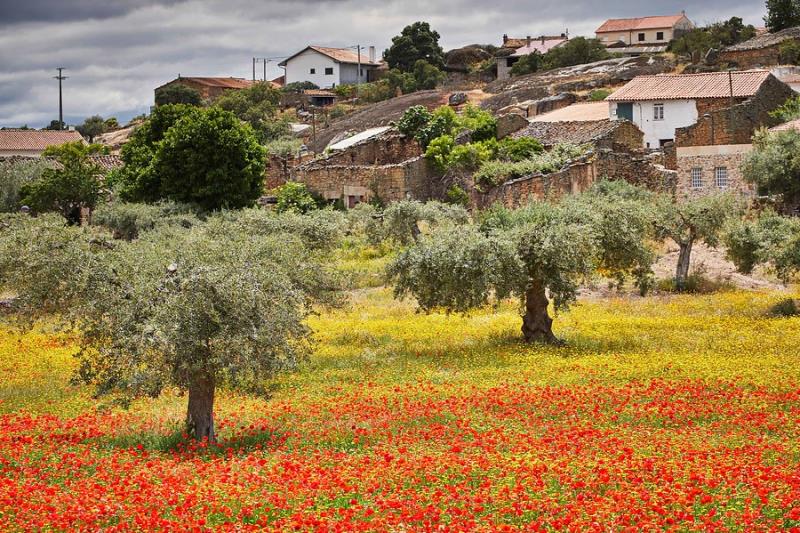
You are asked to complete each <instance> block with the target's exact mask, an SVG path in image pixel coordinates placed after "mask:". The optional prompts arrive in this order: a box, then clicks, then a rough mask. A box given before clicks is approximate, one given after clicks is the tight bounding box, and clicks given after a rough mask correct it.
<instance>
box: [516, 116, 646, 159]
mask: <svg viewBox="0 0 800 533" xmlns="http://www.w3.org/2000/svg"><path fill="white" fill-rule="evenodd" d="M512 136H513V137H533V138H535V139H538V140H539V141H540V142H541V143H542V144H543V145H544V146H546V147H551V146H555V145H556V144H558V143H564V142H570V143H575V144H587V143H588V144H592V145H594V146H596V147H598V148H603V149H609V150H618V151H635V150H641V148H642V145H643V138H644V134H643V133H642V131H641V130H640V129H639V128H638V127H636V125H635V124H634V123H633V122H629V121H627V120H610V119H602V120H590V121H577V120H571V121H563V122H531V123H530V124H529V125H528V126H527V127H526V128H524V129H521V130H519V131H517V132H515V133H514V134H513V135H512Z"/></svg>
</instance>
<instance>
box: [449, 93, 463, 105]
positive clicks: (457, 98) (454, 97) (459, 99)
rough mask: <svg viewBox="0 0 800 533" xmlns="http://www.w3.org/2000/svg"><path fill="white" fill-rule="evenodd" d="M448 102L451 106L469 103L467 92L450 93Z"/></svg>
mask: <svg viewBox="0 0 800 533" xmlns="http://www.w3.org/2000/svg"><path fill="white" fill-rule="evenodd" d="M447 103H448V104H450V105H451V106H459V105H462V104H465V103H467V93H463V92H457V93H453V94H451V95H450V97H449V98H448V99H447Z"/></svg>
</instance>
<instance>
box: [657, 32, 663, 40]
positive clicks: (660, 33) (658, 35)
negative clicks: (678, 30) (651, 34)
mask: <svg viewBox="0 0 800 533" xmlns="http://www.w3.org/2000/svg"><path fill="white" fill-rule="evenodd" d="M663 40H664V32H663V31H657V32H656V41H663Z"/></svg>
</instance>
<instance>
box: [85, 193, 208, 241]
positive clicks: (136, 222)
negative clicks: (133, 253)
mask: <svg viewBox="0 0 800 533" xmlns="http://www.w3.org/2000/svg"><path fill="white" fill-rule="evenodd" d="M197 223H199V219H197V218H196V217H195V216H194V215H193V214H192V208H191V207H190V206H187V205H180V204H176V203H172V202H162V203H158V204H154V205H148V204H136V203H127V202H114V203H110V204H105V205H101V206H100V207H98V208H97V210H96V211H95V212H94V213H93V215H92V225H95V226H102V227H104V228H106V229H108V230H110V231H111V232H112V234H113V236H114V238H115V239H122V240H126V241H132V240H134V239H137V238H139V236H140V235H141V234H142V233H145V232H147V231H151V230H154V229H156V228H157V227H161V226H169V225H173V226H180V227H183V228H189V227H191V226H194V225H195V224H197Z"/></svg>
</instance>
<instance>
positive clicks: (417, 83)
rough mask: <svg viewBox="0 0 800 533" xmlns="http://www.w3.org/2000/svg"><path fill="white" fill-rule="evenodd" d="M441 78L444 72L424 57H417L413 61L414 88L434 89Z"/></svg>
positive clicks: (442, 78)
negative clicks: (415, 60) (417, 58)
mask: <svg viewBox="0 0 800 533" xmlns="http://www.w3.org/2000/svg"><path fill="white" fill-rule="evenodd" d="M443 80H444V73H443V72H442V71H441V70H439V69H438V68H436V67H435V66H433V65H431V64H430V63H428V61H426V60H425V59H419V60H417V62H416V63H414V89H415V90H420V91H421V90H426V89H435V88H436V86H437V85H439V84H440V83H441V82H442V81H443ZM412 92H413V91H412Z"/></svg>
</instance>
